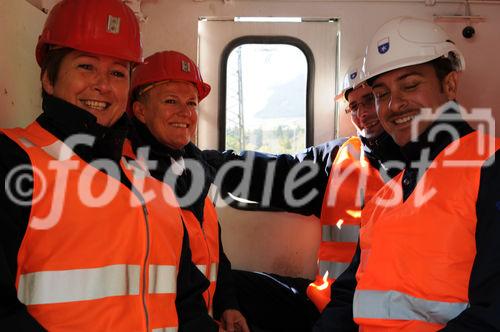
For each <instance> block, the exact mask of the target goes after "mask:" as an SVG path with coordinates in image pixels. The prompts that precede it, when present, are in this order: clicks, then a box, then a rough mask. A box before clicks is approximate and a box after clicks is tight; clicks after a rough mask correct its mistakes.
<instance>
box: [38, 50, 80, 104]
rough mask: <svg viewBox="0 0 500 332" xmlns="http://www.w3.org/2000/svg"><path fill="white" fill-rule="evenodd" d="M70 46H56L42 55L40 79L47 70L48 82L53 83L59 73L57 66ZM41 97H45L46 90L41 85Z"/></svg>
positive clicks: (58, 66) (67, 52) (59, 66)
mask: <svg viewBox="0 0 500 332" xmlns="http://www.w3.org/2000/svg"><path fill="white" fill-rule="evenodd" d="M71 51H73V49H72V48H68V47H64V48H57V49H53V50H50V51H48V52H47V54H46V55H45V56H44V57H43V60H42V64H41V65H40V67H41V71H40V79H42V77H43V74H45V72H47V78H48V79H49V82H50V84H52V85H54V84H56V81H57V75H58V74H59V68H61V63H62V61H63V59H64V57H65V56H66V55H68V54H69V53H70V52H71ZM42 97H43V98H45V97H47V92H46V91H45V89H44V88H43V86H42Z"/></svg>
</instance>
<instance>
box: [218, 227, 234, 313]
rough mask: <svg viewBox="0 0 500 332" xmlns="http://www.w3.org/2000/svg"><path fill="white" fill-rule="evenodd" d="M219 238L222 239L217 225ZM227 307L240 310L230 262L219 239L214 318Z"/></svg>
mask: <svg viewBox="0 0 500 332" xmlns="http://www.w3.org/2000/svg"><path fill="white" fill-rule="evenodd" d="M219 239H221V240H222V236H221V228H220V225H219ZM227 309H236V310H240V307H239V305H238V300H237V299H236V289H235V285H234V280H233V274H232V272H231V262H230V261H229V259H228V258H227V256H226V254H225V253H224V248H223V246H222V241H219V270H218V272H217V287H216V288H215V294H214V318H215V319H220V317H221V316H222V313H224V311H226V310H227Z"/></svg>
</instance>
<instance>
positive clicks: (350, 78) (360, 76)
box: [335, 57, 365, 100]
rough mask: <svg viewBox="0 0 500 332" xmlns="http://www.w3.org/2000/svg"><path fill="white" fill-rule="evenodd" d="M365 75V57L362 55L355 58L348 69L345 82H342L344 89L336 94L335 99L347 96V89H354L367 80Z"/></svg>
mask: <svg viewBox="0 0 500 332" xmlns="http://www.w3.org/2000/svg"><path fill="white" fill-rule="evenodd" d="M364 77H365V76H364V73H363V57H360V58H357V59H356V60H354V61H353V62H352V64H351V66H350V67H349V69H347V72H346V73H345V76H344V82H343V83H342V90H341V91H340V92H339V94H338V95H337V96H335V100H339V99H341V98H342V97H344V96H345V93H346V91H349V90H351V89H354V88H355V87H357V86H358V85H359V84H361V83H363V82H364V81H365V78H364Z"/></svg>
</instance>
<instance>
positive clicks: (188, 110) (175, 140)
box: [133, 81, 198, 150]
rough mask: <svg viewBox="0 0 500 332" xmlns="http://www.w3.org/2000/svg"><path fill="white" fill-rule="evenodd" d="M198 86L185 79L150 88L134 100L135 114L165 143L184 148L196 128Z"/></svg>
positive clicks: (176, 147)
mask: <svg viewBox="0 0 500 332" xmlns="http://www.w3.org/2000/svg"><path fill="white" fill-rule="evenodd" d="M197 108H198V90H196V87H195V86H194V84H192V83H190V82H185V81H168V82H165V83H163V84H159V85H157V86H155V87H154V88H152V89H151V90H148V91H147V92H146V93H145V94H144V96H143V97H141V98H140V100H139V101H135V102H134V104H133V110H134V115H135V116H136V117H137V119H139V121H141V122H142V123H144V124H145V125H146V126H147V127H148V129H149V131H150V132H151V134H153V136H154V137H155V138H156V139H157V140H158V141H159V142H160V143H162V144H164V145H166V146H168V147H170V148H172V149H176V150H178V149H181V148H183V147H184V146H186V145H187V144H188V143H189V142H190V141H191V138H192V137H193V135H194V132H195V131H196V125H197V123H198V114H197V112H196V109H197Z"/></svg>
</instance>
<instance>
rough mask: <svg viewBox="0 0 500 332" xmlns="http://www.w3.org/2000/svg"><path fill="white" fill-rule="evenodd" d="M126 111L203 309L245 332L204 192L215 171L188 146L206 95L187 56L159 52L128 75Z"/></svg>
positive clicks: (226, 325)
mask: <svg viewBox="0 0 500 332" xmlns="http://www.w3.org/2000/svg"><path fill="white" fill-rule="evenodd" d="M131 91H132V104H131V107H130V108H129V111H130V112H131V115H132V122H133V127H134V129H135V131H134V133H133V135H132V136H131V140H132V145H133V148H134V150H136V151H137V153H140V152H139V151H140V149H141V148H144V147H147V148H149V149H150V150H149V159H150V161H153V164H151V165H154V166H156V167H151V168H150V172H151V175H152V176H154V177H155V178H157V179H159V180H162V181H164V182H166V183H169V184H172V185H173V187H174V189H175V194H176V196H177V198H178V201H179V203H180V205H181V208H182V212H183V219H184V223H185V225H186V228H187V231H188V233H189V240H190V245H191V251H192V253H193V262H194V263H195V264H196V265H197V266H198V268H199V269H200V271H202V272H203V273H204V274H205V276H206V277H207V279H208V280H210V287H209V288H208V290H207V291H206V292H205V293H204V297H205V301H206V305H207V308H208V309H209V311H210V312H213V314H214V317H216V318H217V319H220V320H221V322H222V328H224V329H227V331H243V332H247V331H249V329H248V326H247V324H246V321H245V318H244V317H243V315H242V314H241V313H240V311H239V307H238V303H237V300H236V296H235V295H236V294H235V290H234V285H233V282H232V279H231V263H230V262H229V260H228V259H227V257H226V255H225V254H224V251H223V248H222V243H221V241H220V228H219V224H218V217H217V213H216V211H215V207H214V204H213V203H212V201H211V200H210V198H209V197H208V191H209V187H210V185H211V183H212V182H213V180H214V177H215V171H214V170H213V169H212V168H211V167H210V166H209V165H208V164H207V163H206V162H205V161H204V159H203V158H202V155H201V151H200V150H199V149H198V148H197V147H196V146H195V145H194V144H193V143H191V139H192V138H193V136H194V133H195V131H196V125H197V122H198V115H197V107H198V103H199V102H200V101H201V100H202V99H203V98H205V97H206V96H207V95H208V93H209V92H210V86H209V85H208V84H206V83H204V82H203V80H202V78H201V75H200V73H199V71H198V68H197V67H196V64H195V63H194V62H193V61H192V60H191V59H189V58H188V57H187V56H186V55H184V54H182V53H179V52H175V51H164V52H158V53H155V54H153V55H152V56H150V57H148V58H147V59H146V60H145V62H144V64H141V65H139V66H138V67H136V68H135V70H134V71H133V74H132V88H131Z"/></svg>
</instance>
